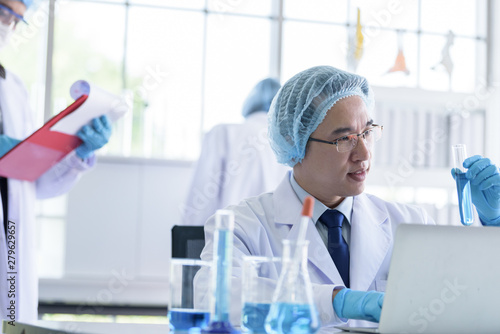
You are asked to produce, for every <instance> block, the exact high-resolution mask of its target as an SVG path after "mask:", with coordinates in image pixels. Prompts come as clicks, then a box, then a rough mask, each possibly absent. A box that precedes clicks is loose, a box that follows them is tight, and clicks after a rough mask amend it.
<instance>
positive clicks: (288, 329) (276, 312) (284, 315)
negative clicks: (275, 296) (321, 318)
mask: <svg viewBox="0 0 500 334" xmlns="http://www.w3.org/2000/svg"><path fill="white" fill-rule="evenodd" d="M311 312H317V311H316V309H314V308H312V309H311V305H308V304H291V303H276V304H272V306H271V309H270V310H269V316H268V319H269V322H268V323H267V324H266V328H267V330H268V333H291V334H311V333H315V332H316V331H317V330H318V325H319V324H318V323H316V324H315V323H314V322H313V320H312V319H313V315H312V314H311Z"/></svg>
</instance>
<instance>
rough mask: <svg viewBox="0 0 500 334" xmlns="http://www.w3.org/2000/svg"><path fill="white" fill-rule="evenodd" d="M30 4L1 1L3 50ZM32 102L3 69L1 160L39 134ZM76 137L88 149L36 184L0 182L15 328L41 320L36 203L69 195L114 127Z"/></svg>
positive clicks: (101, 123)
mask: <svg viewBox="0 0 500 334" xmlns="http://www.w3.org/2000/svg"><path fill="white" fill-rule="evenodd" d="M31 3H32V0H0V49H1V48H3V47H4V46H5V45H6V44H7V43H8V38H9V37H10V36H11V34H12V33H13V32H14V29H15V27H16V25H17V24H18V23H19V24H23V23H22V21H23V15H24V13H25V11H26V9H27V8H28V7H29V6H30V5H31ZM28 102H29V97H28V93H27V91H26V89H25V87H24V85H23V83H22V82H21V80H20V79H19V78H18V77H17V76H16V75H15V74H14V73H12V72H9V71H8V70H5V68H4V67H3V66H2V65H1V64H0V115H1V118H0V119H1V122H0V156H3V155H4V154H5V153H6V152H8V151H9V150H10V149H11V148H12V147H14V146H15V145H16V144H17V143H18V142H19V141H20V140H21V139H24V138H26V137H27V136H29V135H30V134H32V133H33V132H34V130H35V129H36V128H35V126H34V120H33V115H32V114H33V113H32V112H31V110H30V107H29V104H28ZM77 135H78V136H79V137H80V139H82V141H83V143H82V144H81V145H80V146H79V147H78V148H77V149H76V150H75V151H74V152H72V153H71V154H69V155H68V156H66V157H65V158H64V159H63V160H61V161H60V162H59V163H58V164H57V165H55V166H54V167H52V168H51V169H50V170H48V171H47V172H46V173H45V174H43V175H42V176H41V177H40V178H39V179H38V180H36V181H35V182H28V181H21V180H15V179H5V178H0V184H1V187H0V188H1V192H2V196H1V200H2V206H1V207H0V210H1V212H2V214H0V220H2V224H1V225H0V226H2V229H1V232H0V316H1V317H2V319H6V320H8V321H13V324H15V321H19V320H24V321H29V320H36V319H37V315H38V314H37V308H38V277H37V274H36V249H35V246H36V224H35V211H34V209H35V200H36V198H48V197H53V196H57V195H61V194H63V193H65V192H67V191H68V190H69V189H70V188H71V187H72V186H73V185H74V184H75V183H76V181H77V180H78V179H79V177H80V175H81V173H82V172H83V171H85V170H87V169H89V168H90V167H92V166H93V165H94V163H95V160H96V159H95V155H94V153H93V152H94V150H96V149H98V148H100V147H102V146H103V145H104V144H106V143H107V142H108V139H109V137H110V135H111V125H110V122H109V120H108V119H107V117H105V116H104V117H100V118H96V119H94V120H93V121H92V124H91V125H90V126H89V125H86V126H84V127H83V128H82V129H81V130H80V131H79V132H78V134H77ZM7 221H9V223H7ZM6 235H8V236H9V237H8V238H7V237H6ZM8 273H9V274H8Z"/></svg>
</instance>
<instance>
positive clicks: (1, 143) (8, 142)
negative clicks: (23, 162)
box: [0, 135, 21, 157]
mask: <svg viewBox="0 0 500 334" xmlns="http://www.w3.org/2000/svg"><path fill="white" fill-rule="evenodd" d="M19 142H21V141H20V140H17V139H14V138H11V137H9V136H7V135H0V157H3V156H4V155H5V153H7V152H9V151H10V150H11V149H12V148H13V147H14V146H16V145H17V144H18V143H19Z"/></svg>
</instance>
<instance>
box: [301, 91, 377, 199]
mask: <svg viewBox="0 0 500 334" xmlns="http://www.w3.org/2000/svg"><path fill="white" fill-rule="evenodd" d="M372 123H373V121H372V120H371V118H370V117H369V116H368V112H367V109H366V105H365V103H364V102H363V100H362V99H361V98H360V97H359V96H350V97H347V98H343V99H341V100H340V101H338V102H337V103H335V105H334V106H333V107H332V108H331V109H330V110H329V111H328V112H327V113H326V117H325V119H324V120H323V122H322V123H321V124H320V125H319V126H318V128H317V129H316V131H314V132H313V133H312V134H311V137H312V138H316V139H321V140H326V141H331V142H332V141H335V140H336V139H339V138H340V137H342V136H345V135H349V134H353V133H355V134H358V133H362V132H364V131H365V130H367V129H369V128H370V125H371V124H372ZM371 157H372V153H371V148H370V147H368V146H367V144H365V142H364V141H363V139H362V138H359V139H358V144H357V145H356V147H355V148H354V149H352V150H351V151H348V152H338V151H337V147H336V146H335V145H330V144H325V143H319V142H312V141H310V142H308V146H307V148H306V154H305V157H304V159H303V160H302V162H301V163H298V164H296V165H295V166H294V168H293V171H294V176H295V179H296V181H297V183H298V184H299V185H300V186H301V187H302V188H304V190H306V191H307V192H308V193H310V194H311V195H313V196H314V197H316V198H317V199H318V200H320V201H321V202H322V203H323V204H325V205H326V206H329V207H334V206H336V205H338V204H339V203H340V202H341V201H342V200H343V199H344V197H347V196H355V195H359V194H361V193H362V192H363V190H364V189H365V178H366V176H367V174H368V172H369V170H370V160H371Z"/></svg>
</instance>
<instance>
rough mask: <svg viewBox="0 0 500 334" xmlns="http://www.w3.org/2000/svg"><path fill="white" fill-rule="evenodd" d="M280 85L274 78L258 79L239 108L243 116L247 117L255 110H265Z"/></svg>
mask: <svg viewBox="0 0 500 334" xmlns="http://www.w3.org/2000/svg"><path fill="white" fill-rule="evenodd" d="M280 87H281V84H280V83H279V81H278V80H276V79H272V78H267V79H264V80H262V81H259V83H257V85H255V87H254V88H253V89H252V91H251V92H250V94H248V96H247V98H246V100H245V102H244V103H243V109H242V110H241V114H242V115H243V117H248V115H250V114H251V113H254V112H256V111H265V112H267V111H268V110H269V107H270V106H271V102H272V100H273V98H274V95H276V93H277V92H278V90H279V89H280Z"/></svg>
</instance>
